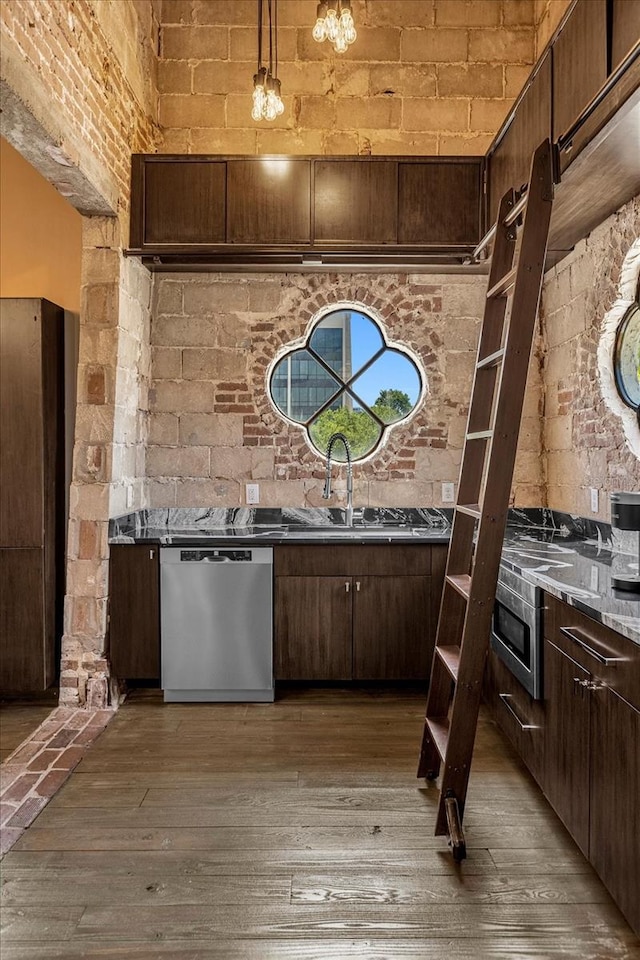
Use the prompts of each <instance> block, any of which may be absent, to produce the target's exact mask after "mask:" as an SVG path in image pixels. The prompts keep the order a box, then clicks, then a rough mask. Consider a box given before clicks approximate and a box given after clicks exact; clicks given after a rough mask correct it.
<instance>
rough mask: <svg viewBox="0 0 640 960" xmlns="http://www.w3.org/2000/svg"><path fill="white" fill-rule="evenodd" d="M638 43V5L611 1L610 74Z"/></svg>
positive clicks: (639, 15)
mask: <svg viewBox="0 0 640 960" xmlns="http://www.w3.org/2000/svg"><path fill="white" fill-rule="evenodd" d="M638 42H640V3H637V2H634V0H613V2H612V4H611V64H610V66H611V72H613V71H614V70H615V69H616V67H619V66H620V64H621V63H622V61H623V60H624V59H625V57H626V56H627V54H628V53H630V51H631V50H632V49H633V47H634V46H635V45H636V44H637V43H638Z"/></svg>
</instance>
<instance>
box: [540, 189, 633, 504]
mask: <svg viewBox="0 0 640 960" xmlns="http://www.w3.org/2000/svg"><path fill="white" fill-rule="evenodd" d="M638 235H640V200H638V198H636V199H635V200H633V201H631V202H630V203H628V204H626V205H625V206H624V207H623V208H622V209H621V210H620V211H618V213H616V214H614V216H612V217H609V219H608V220H606V221H605V222H604V223H603V224H602V225H601V226H599V227H598V228H597V229H596V230H594V231H593V232H592V233H591V234H590V235H589V237H587V238H586V240H583V241H581V242H580V243H579V244H578V245H577V246H576V248H575V250H574V251H573V252H572V253H571V254H570V255H569V256H568V257H566V258H565V259H564V260H562V261H561V262H560V263H559V264H558V265H557V266H556V267H554V268H553V270H551V271H550V272H549V273H548V274H547V277H546V280H545V285H544V290H543V296H542V308H541V312H542V321H543V330H544V338H545V344H546V352H545V357H544V364H543V381H544V391H545V407H544V410H545V419H544V447H545V453H546V462H547V498H548V504H549V506H550V507H554V508H555V509H557V510H566V511H568V512H570V513H577V514H582V515H584V516H589V515H591V505H590V497H589V488H590V487H595V488H597V489H598V490H599V491H600V510H599V514H598V515H599V516H600V518H601V519H603V520H608V519H609V503H608V495H609V493H611V492H612V491H614V490H639V489H640V460H638V458H637V456H635V455H634V454H633V453H632V451H631V449H630V446H629V444H628V443H627V442H626V440H625V435H624V430H623V426H622V421H621V420H620V418H619V417H617V416H615V415H614V414H613V413H612V412H611V410H610V409H609V407H608V406H607V403H606V402H605V398H604V396H603V391H602V387H601V377H600V376H599V371H598V346H599V343H600V339H601V337H602V332H603V319H604V316H605V314H606V313H607V311H608V310H610V308H611V307H612V305H613V304H614V302H615V300H616V299H617V297H618V283H619V280H620V270H621V267H622V263H623V260H624V258H625V256H626V254H627V252H628V251H629V248H630V247H631V244H632V243H633V241H634V239H635V238H636V237H637V236H638ZM605 362H606V364H607V366H608V369H609V370H610V369H611V364H612V354H611V352H609V353H608V354H606V353H605ZM639 440H640V438H639Z"/></svg>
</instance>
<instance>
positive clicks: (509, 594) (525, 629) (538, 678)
mask: <svg viewBox="0 0 640 960" xmlns="http://www.w3.org/2000/svg"><path fill="white" fill-rule="evenodd" d="M491 648H492V649H493V650H495V652H496V653H497V655H498V656H499V657H500V659H501V660H502V661H503V663H504V664H505V665H506V666H507V667H508V668H509V670H510V671H511V673H512V674H513V675H514V676H515V677H517V679H518V680H519V681H520V683H521V684H522V686H523V687H524V688H525V689H526V690H528V691H529V693H530V694H531V696H532V697H533V698H534V699H535V700H541V699H542V698H543V689H542V590H541V589H540V588H539V587H536V586H534V585H533V584H532V583H529V581H528V580H525V579H524V578H523V577H522V576H520V574H518V573H515V571H513V570H507V569H506V568H505V567H500V574H499V579H498V586H497V589H496V600H495V604H494V608H493V620H492V628H491Z"/></svg>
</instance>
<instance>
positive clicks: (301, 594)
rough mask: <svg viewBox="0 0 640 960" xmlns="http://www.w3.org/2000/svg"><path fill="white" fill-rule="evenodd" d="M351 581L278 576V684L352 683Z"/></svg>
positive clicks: (346, 579)
mask: <svg viewBox="0 0 640 960" xmlns="http://www.w3.org/2000/svg"><path fill="white" fill-rule="evenodd" d="M351 589H352V583H351V578H350V577H276V588H275V641H274V647H275V662H274V674H275V678H276V680H350V679H351V675H352V673H351V629H352V627H351V622H352V604H351Z"/></svg>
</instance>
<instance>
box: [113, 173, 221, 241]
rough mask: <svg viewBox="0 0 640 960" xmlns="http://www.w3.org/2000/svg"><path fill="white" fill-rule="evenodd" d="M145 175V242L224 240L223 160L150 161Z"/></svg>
mask: <svg viewBox="0 0 640 960" xmlns="http://www.w3.org/2000/svg"><path fill="white" fill-rule="evenodd" d="M143 178H144V186H143V195H144V232H143V243H144V244H150V245H154V244H159V243H168V244H185V243H186V244H208V243H224V241H225V232H226V231H225V211H226V163H225V162H224V161H223V160H219V161H218V160H198V161H195V160H194V161H191V160H189V161H187V160H186V158H182V159H181V160H147V161H145V162H144V165H143ZM132 190H133V184H132ZM132 207H133V201H132Z"/></svg>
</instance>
